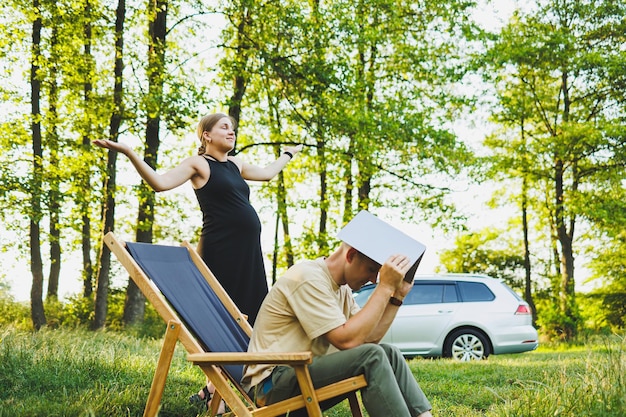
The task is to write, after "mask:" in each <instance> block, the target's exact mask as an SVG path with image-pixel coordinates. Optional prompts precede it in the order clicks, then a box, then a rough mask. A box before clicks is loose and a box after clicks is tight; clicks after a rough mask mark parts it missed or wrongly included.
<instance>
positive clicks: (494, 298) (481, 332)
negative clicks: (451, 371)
mask: <svg viewBox="0 0 626 417" xmlns="http://www.w3.org/2000/svg"><path fill="white" fill-rule="evenodd" d="M375 287H376V284H368V285H365V286H363V287H362V288H361V289H359V290H358V291H355V292H354V298H355V301H356V302H357V303H358V304H359V305H360V306H363V305H364V304H365V302H366V301H367V300H368V299H369V297H370V295H371V293H372V291H373V290H374V288H375ZM382 342H385V343H389V344H392V345H395V346H397V347H398V348H399V349H400V350H401V351H402V353H403V354H404V356H405V357H413V356H425V357H439V356H443V357H452V358H454V359H456V360H459V361H469V360H480V359H484V358H487V356H489V355H490V354H493V355H497V354H503V353H520V352H527V351H530V350H534V349H536V348H537V346H538V345H539V341H538V335H537V330H536V329H535V328H534V327H533V326H532V314H531V310H530V307H529V306H528V303H526V302H525V301H524V300H523V299H522V298H521V297H520V296H519V295H517V294H516V293H515V292H514V291H513V290H512V289H511V288H510V287H508V286H507V285H506V284H505V283H503V282H501V281H500V280H497V279H494V278H491V277H488V276H486V275H472V274H441V275H416V276H415V284H414V286H413V288H412V289H411V292H410V293H409V294H407V296H406V298H405V299H404V303H403V305H402V306H401V307H400V309H399V311H398V314H397V316H396V318H395V320H394V322H393V324H392V325H391V328H390V329H389V331H388V332H387V334H386V335H385V337H384V338H383V340H382Z"/></svg>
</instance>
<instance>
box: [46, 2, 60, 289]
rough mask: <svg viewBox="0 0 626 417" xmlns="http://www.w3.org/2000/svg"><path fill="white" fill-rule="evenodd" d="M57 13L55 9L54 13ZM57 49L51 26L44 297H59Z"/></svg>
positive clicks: (56, 30) (56, 34) (55, 29)
mask: <svg viewBox="0 0 626 417" xmlns="http://www.w3.org/2000/svg"><path fill="white" fill-rule="evenodd" d="M53 14H56V11H55V12H54V13H53ZM57 49H58V29H57V27H56V26H55V27H53V28H52V34H51V36H50V51H51V59H50V77H49V78H50V79H49V85H50V93H49V98H48V113H49V114H48V120H49V126H50V128H49V133H48V140H47V141H46V144H47V146H48V149H49V154H50V167H51V169H50V170H49V171H50V173H49V175H48V181H49V184H50V189H49V191H48V211H49V226H50V231H49V233H50V238H49V240H50V273H49V275H48V293H47V295H46V298H48V299H58V297H59V274H60V272H61V243H60V240H61V229H60V224H59V218H60V211H61V193H60V191H59V182H60V179H59V169H60V167H59V134H58V129H57V126H58V124H59V122H58V111H57V105H58V100H59V94H58V87H57V80H56V75H57V73H58V68H57V63H58V61H59V59H58V58H59V54H58V52H57Z"/></svg>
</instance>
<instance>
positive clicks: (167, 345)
mask: <svg viewBox="0 0 626 417" xmlns="http://www.w3.org/2000/svg"><path fill="white" fill-rule="evenodd" d="M179 333H180V322H179V321H176V320H170V321H169V322H168V323H167V330H165V340H164V341H163V346H162V347H161V354H160V355H159V362H158V364H157V367H156V370H155V371H154V378H153V379H152V385H151V386H150V394H149V395H148V401H147V402H146V408H145V410H144V412H143V416H144V417H155V416H156V415H157V413H158V412H159V406H160V405H161V398H163V390H164V389H165V380H166V379H167V374H168V372H169V370H170V366H171V364H172V358H173V357H174V349H175V348H176V341H177V340H178V334H179Z"/></svg>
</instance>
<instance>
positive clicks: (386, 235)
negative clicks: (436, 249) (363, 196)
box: [337, 210, 426, 282]
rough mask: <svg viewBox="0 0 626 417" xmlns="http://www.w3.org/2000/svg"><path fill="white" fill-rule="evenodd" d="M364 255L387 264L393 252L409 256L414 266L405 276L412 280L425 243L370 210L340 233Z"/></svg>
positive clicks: (362, 213) (360, 214)
mask: <svg viewBox="0 0 626 417" xmlns="http://www.w3.org/2000/svg"><path fill="white" fill-rule="evenodd" d="M337 237H338V238H339V239H341V240H342V241H344V242H346V243H347V244H348V245H350V246H352V247H353V248H355V249H356V250H358V251H359V252H361V253H362V254H364V255H365V256H367V257H369V258H371V259H373V260H374V261H376V262H378V263H379V264H381V265H382V264H384V263H385V261H386V260H387V259H389V257H390V256H391V255H395V254H402V255H406V256H408V257H409V258H410V259H411V261H412V262H413V265H412V266H411V269H409V271H408V272H407V273H406V275H405V277H404V279H405V280H406V281H408V282H411V281H412V280H413V277H414V276H415V271H416V270H417V267H418V266H419V263H420V262H421V260H422V257H423V256H424V252H425V251H426V246H424V245H423V244H422V243H420V242H418V241H417V240H415V239H413V238H412V237H410V236H408V235H407V234H405V233H404V232H402V231H400V230H398V229H396V228H395V227H393V226H391V225H390V224H388V223H385V222H384V221H382V220H380V219H379V218H378V217H376V216H374V215H373V214H372V213H370V212H368V211H367V210H362V211H361V212H359V214H357V215H356V216H355V217H354V218H353V219H352V220H351V221H350V222H349V223H348V224H347V225H345V226H344V228H343V229H341V230H340V231H339V234H338V235H337Z"/></svg>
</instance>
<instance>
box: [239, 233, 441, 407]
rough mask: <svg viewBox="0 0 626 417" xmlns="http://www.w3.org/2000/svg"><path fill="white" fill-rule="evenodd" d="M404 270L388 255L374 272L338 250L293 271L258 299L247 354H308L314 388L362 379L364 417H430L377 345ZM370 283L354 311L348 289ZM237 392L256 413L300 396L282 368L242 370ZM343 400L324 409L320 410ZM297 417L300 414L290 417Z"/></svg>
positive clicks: (370, 264) (395, 362) (389, 351)
mask: <svg viewBox="0 0 626 417" xmlns="http://www.w3.org/2000/svg"><path fill="white" fill-rule="evenodd" d="M410 266H411V262H410V260H409V258H408V257H407V256H404V255H392V256H391V257H389V259H388V260H387V261H386V262H385V263H384V264H383V265H382V267H381V266H380V264H378V263H376V262H375V261H373V260H372V259H370V258H368V257H367V256H365V255H364V254H362V253H361V252H359V251H357V250H356V249H355V248H354V247H352V246H349V245H348V244H346V243H345V242H343V243H341V246H340V247H339V248H338V249H337V250H336V251H335V252H333V253H332V254H331V255H330V256H328V257H327V258H319V259H316V260H309V261H304V262H301V263H299V264H297V265H294V266H293V267H291V268H290V269H289V270H288V271H287V272H286V273H285V274H284V275H283V276H282V277H281V278H280V279H279V280H278V281H277V282H276V284H274V286H273V287H272V289H271V291H270V292H269V294H268V295H267V297H266V298H265V301H264V302H263V304H262V306H261V309H260V311H259V314H258V316H257V319H256V322H255V325H254V331H253V333H252V339H251V341H250V346H249V348H248V351H249V352H294V351H309V350H310V351H312V352H313V355H314V359H313V363H312V364H311V365H309V371H310V374H311V379H312V380H313V384H314V385H315V387H321V386H325V385H328V384H330V383H333V382H337V381H340V380H342V379H345V378H348V377H351V376H356V375H360V374H364V375H365V379H366V380H367V382H368V386H367V387H366V388H364V389H362V390H361V396H362V399H363V404H364V406H365V409H366V410H367V412H368V413H369V415H370V416H371V417H389V416H393V417H403V416H407V417H408V416H412V417H416V416H420V417H430V416H432V414H431V413H430V410H431V405H430V403H429V402H428V399H427V398H426V396H425V395H424V393H423V392H422V390H421V388H420V386H419V384H418V383H417V382H416V380H415V378H414V376H413V374H412V373H411V370H410V369H409V367H408V365H407V363H406V361H405V360H404V358H403V357H402V354H401V353H400V351H399V350H398V349H397V348H395V347H393V346H390V345H386V344H378V342H379V341H380V340H381V339H382V337H383V336H384V335H385V333H386V332H387V329H389V326H390V325H391V322H392V320H393V319H394V317H395V315H396V313H397V311H398V305H399V304H401V301H402V299H403V298H404V296H405V295H406V294H407V293H408V292H409V290H410V289H411V287H412V285H413V284H412V282H411V283H409V282H406V281H405V280H404V279H403V278H404V276H405V274H406V273H407V271H408V270H409V268H410ZM379 272H380V273H379ZM377 277H379V284H378V285H377V287H376V289H375V290H374V292H373V293H372V295H371V297H370V299H369V300H368V302H367V303H366V305H365V306H364V307H363V308H362V309H359V307H358V305H357V304H356V303H355V302H354V300H353V298H352V292H351V291H350V288H351V289H353V290H356V289H358V288H360V287H361V286H363V285H364V284H366V283H368V282H376V279H377ZM348 287H349V288H348ZM242 386H243V387H244V389H246V390H247V391H248V392H249V393H250V396H251V398H253V399H254V400H255V401H256V402H257V404H258V405H264V404H272V403H275V402H278V401H281V400H284V399H287V398H290V397H292V396H294V395H296V394H298V393H299V388H298V384H297V380H296V376H295V372H294V371H293V369H292V368H291V367H288V366H271V365H254V366H248V367H246V369H245V370H244V377H243V379H242ZM342 399H343V398H339V399H334V400H332V401H328V402H325V403H323V404H322V408H324V409H327V408H330V407H332V406H333V405H335V404H336V403H338V402H339V401H341V400H342ZM296 415H298V416H300V415H306V411H305V410H298V412H295V413H294V412H292V413H290V414H289V416H290V417H293V416H296Z"/></svg>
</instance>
